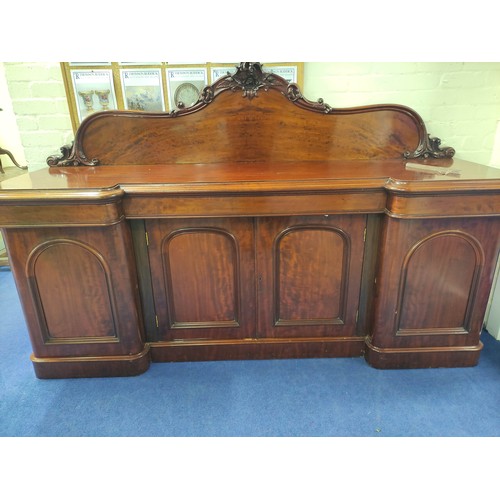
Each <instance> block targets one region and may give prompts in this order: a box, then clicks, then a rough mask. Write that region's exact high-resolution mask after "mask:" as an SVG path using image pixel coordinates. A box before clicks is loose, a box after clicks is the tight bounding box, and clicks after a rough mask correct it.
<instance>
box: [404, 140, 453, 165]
mask: <svg viewBox="0 0 500 500" xmlns="http://www.w3.org/2000/svg"><path fill="white" fill-rule="evenodd" d="M440 145H441V139H439V138H438V137H431V136H430V135H429V134H427V136H426V138H425V141H424V142H422V143H421V144H419V146H418V147H417V149H416V150H415V151H413V152H411V151H406V152H405V153H404V157H405V158H408V159H411V158H429V157H431V158H453V155H454V154H455V150H454V149H453V148H450V147H447V148H441V147H440Z"/></svg>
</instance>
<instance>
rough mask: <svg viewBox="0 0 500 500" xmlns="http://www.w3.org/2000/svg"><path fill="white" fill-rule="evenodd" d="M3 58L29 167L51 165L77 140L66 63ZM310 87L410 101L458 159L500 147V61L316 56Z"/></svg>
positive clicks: (311, 92) (354, 97) (365, 98)
mask: <svg viewBox="0 0 500 500" xmlns="http://www.w3.org/2000/svg"><path fill="white" fill-rule="evenodd" d="M4 65H5V74H6V79H7V83H8V87H9V92H10V95H11V98H12V106H13V109H14V113H15V114H16V118H17V124H18V127H19V131H20V135H21V141H22V144H23V147H24V149H25V156H26V160H27V162H28V165H29V168H30V169H31V170H34V169H38V168H41V167H45V166H46V164H45V161H46V158H47V156H49V155H51V154H55V153H58V152H59V148H60V147H61V146H62V145H64V144H69V143H70V142H71V141H72V140H73V131H72V128H71V121H70V117H69V111H68V105H67V102H66V96H65V89H64V84H63V79H62V74H61V69H60V66H59V63H55V62H47V63H12V62H11V63H4ZM303 92H304V95H305V96H306V97H307V98H308V99H311V100H317V99H318V98H320V97H322V98H323V99H324V100H325V102H327V103H328V104H329V105H330V106H332V107H350V106H362V105H366V104H382V103H395V104H403V105H406V106H409V107H411V108H413V109H415V111H417V112H418V113H419V114H420V115H421V116H422V118H423V120H424V122H425V123H426V125H427V130H428V132H429V133H430V134H431V135H433V136H436V137H439V138H440V139H441V140H442V145H443V146H452V147H454V148H455V149H456V151H457V153H456V157H457V158H462V159H466V160H471V161H476V162H479V163H485V164H490V165H491V164H493V161H492V158H493V152H494V150H498V148H499V147H500V146H499V145H498V138H496V136H495V134H496V130H497V125H498V123H499V122H500V63H460V62H448V63H425V62H424V63H389V62H384V63H376V62H370V63H313V62H310V63H305V65H304V88H303ZM497 156H498V155H497ZM496 163H497V162H496ZM496 166H498V165H496Z"/></svg>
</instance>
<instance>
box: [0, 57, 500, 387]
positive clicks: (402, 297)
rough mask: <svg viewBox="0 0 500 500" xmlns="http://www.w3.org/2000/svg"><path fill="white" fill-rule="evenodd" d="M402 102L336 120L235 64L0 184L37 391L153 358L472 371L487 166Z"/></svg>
mask: <svg viewBox="0 0 500 500" xmlns="http://www.w3.org/2000/svg"><path fill="white" fill-rule="evenodd" d="M453 155H454V150H453V149H452V148H451V147H441V144H440V141H439V139H433V138H431V137H430V136H429V135H428V134H427V131H426V127H425V124H424V123H423V121H422V119H421V117H420V116H419V115H418V114H417V113H416V112H415V111H414V110H412V109H410V108H407V107H404V106H400V105H389V104H388V105H377V106H366V107H357V108H346V109H335V108H332V107H330V106H328V105H327V104H326V103H324V102H323V101H322V100H319V101H318V102H312V101H309V100H307V99H306V98H305V97H304V96H303V95H302V93H301V91H300V89H299V88H298V87H297V85H296V84H288V83H287V82H286V81H285V80H283V79H282V78H280V77H279V76H276V75H273V74H271V73H267V72H266V71H265V70H264V69H263V67H262V66H261V65H260V64H259V63H242V64H241V65H240V66H239V67H238V68H237V70H236V72H235V74H233V75H228V76H226V77H223V78H221V79H219V80H218V81H216V82H215V83H214V84H213V85H211V86H207V87H206V88H205V89H204V90H203V91H202V93H201V95H200V98H199V100H198V102H197V103H195V104H194V105H192V106H190V107H183V106H182V103H179V107H178V108H177V109H176V110H175V111H173V112H171V113H158V114H155V113H144V112H133V111H104V112H98V113H94V114H92V115H90V116H88V117H87V118H86V119H85V120H84V121H83V122H82V123H81V125H80V127H79V128H78V130H77V132H76V135H75V140H74V143H73V144H72V145H71V146H66V147H63V148H61V155H59V156H56V155H55V156H52V157H50V158H49V159H48V167H47V168H45V169H41V170H38V171H33V172H30V173H26V174H24V175H21V176H19V177H16V178H14V179H10V180H7V181H4V182H2V183H1V189H0V227H2V231H3V235H4V239H5V242H6V247H7V250H8V253H9V259H10V263H11V268H12V272H13V275H14V278H15V282H16V286H17V289H18V292H19V296H20V299H21V303H22V306H23V311H24V315H25V319H26V323H27V327H28V330H29V334H30V338H31V343H32V347H33V354H32V357H31V359H32V361H33V365H34V369H35V374H36V375H37V376H38V377H40V378H57V377H92V376H98V377H106V376H127V375H136V374H139V373H142V372H144V371H145V370H147V368H148V367H149V365H150V362H151V361H193V360H221V359H234V360H236V359H264V358H287V357H342V356H343V357H346V356H363V355H364V356H365V358H366V360H367V362H368V363H369V364H370V365H372V366H374V367H376V368H423V367H465V366H474V365H475V364H477V362H478V360H479V355H480V351H481V347H482V344H481V341H480V333H481V329H482V325H483V319H484V315H485V310H486V306H487V302H488V297H489V292H490V288H491V285H492V279H493V274H494V269H495V265H496V261H497V255H498V252H499V245H500V238H499V235H500V171H498V170H496V169H493V168H488V167H486V166H483V165H478V164H475V163H471V162H468V161H462V160H456V159H453Z"/></svg>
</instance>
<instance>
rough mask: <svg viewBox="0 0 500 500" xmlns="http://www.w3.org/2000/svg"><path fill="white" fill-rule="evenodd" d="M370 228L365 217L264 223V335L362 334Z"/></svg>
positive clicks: (260, 262)
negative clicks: (363, 283) (361, 311)
mask: <svg viewBox="0 0 500 500" xmlns="http://www.w3.org/2000/svg"><path fill="white" fill-rule="evenodd" d="M365 227H366V217H365V216H364V215H342V216H304V217H275V218H274V217H267V218H261V219H259V220H258V222H257V236H256V239H257V269H258V297H259V298H258V300H259V316H258V333H259V335H260V336H263V337H331V336H353V335H355V334H356V321H357V311H358V304H359V294H360V282H361V270H362V263H363V252H364V232H365Z"/></svg>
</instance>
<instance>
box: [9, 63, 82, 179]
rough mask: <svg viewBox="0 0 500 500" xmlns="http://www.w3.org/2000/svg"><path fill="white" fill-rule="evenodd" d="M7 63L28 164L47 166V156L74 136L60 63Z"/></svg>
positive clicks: (10, 91) (15, 111)
mask: <svg viewBox="0 0 500 500" xmlns="http://www.w3.org/2000/svg"><path fill="white" fill-rule="evenodd" d="M4 67H5V76H6V79H7V85H8V88H9V94H10V97H11V99H12V107H13V110H14V113H15V115H16V120H17V126H18V128H19V133H20V136H21V142H22V145H23V148H24V153H25V157H26V161H27V164H28V167H29V169H30V170H37V169H39V168H43V167H46V166H47V164H46V159H47V157H48V156H50V155H52V154H54V153H58V152H59V148H60V147H61V146H62V145H64V144H69V143H71V141H72V140H73V137H74V134H73V130H72V127H71V120H70V116H69V109H68V104H67V101H66V93H65V89H64V83H63V79H62V73H61V68H60V65H59V63H57V62H53V63H51V62H48V63H43V62H37V63H13V62H11V63H4Z"/></svg>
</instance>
